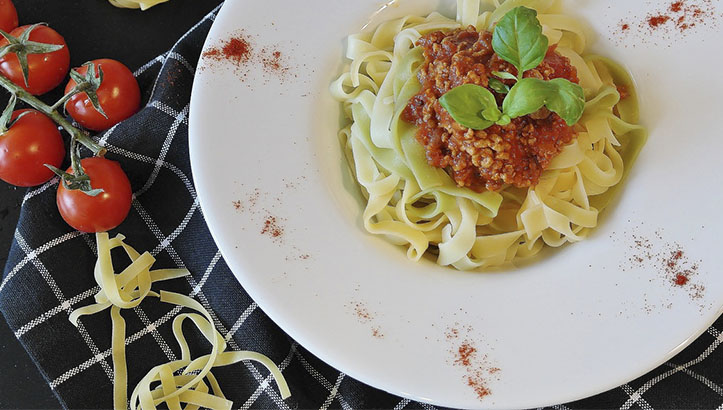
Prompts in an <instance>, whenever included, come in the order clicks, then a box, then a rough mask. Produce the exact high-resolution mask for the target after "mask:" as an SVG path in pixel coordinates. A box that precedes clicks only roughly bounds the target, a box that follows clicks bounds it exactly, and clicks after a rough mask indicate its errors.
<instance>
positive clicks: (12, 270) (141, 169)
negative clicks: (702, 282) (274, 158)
mask: <svg viewBox="0 0 723 410" xmlns="http://www.w3.org/2000/svg"><path fill="white" fill-rule="evenodd" d="M217 11H218V9H216V10H215V11H213V12H212V13H211V14H210V15H208V16H207V17H206V18H204V19H203V20H202V21H201V22H200V23H198V24H197V25H196V26H195V27H194V28H192V29H191V30H190V31H189V32H188V33H187V34H186V35H185V36H184V37H182V38H181V39H180V40H179V42H178V43H177V44H176V45H175V46H174V47H173V48H172V49H171V50H170V51H169V52H168V53H166V54H164V55H162V56H159V57H158V58H156V59H154V60H153V61H151V62H149V63H148V64H146V65H144V66H143V67H141V68H139V69H138V70H137V71H136V73H135V74H136V76H137V78H138V81H139V83H140V85H141V88H142V89H143V90H144V92H145V100H146V101H149V102H148V104H147V106H146V107H145V108H144V109H143V110H142V111H141V112H140V113H138V114H137V115H136V116H134V117H133V118H131V119H129V120H128V121H125V122H123V123H121V124H119V125H118V126H116V127H114V128H113V129H111V130H109V131H107V132H105V133H104V134H102V135H100V136H99V142H100V143H101V144H102V145H104V146H105V147H107V148H108V151H109V154H108V157H109V158H111V159H114V160H118V161H120V162H121V164H122V166H123V168H124V169H125V171H126V172H127V174H128V176H129V178H130V180H131V183H132V185H133V190H134V192H135V198H134V201H133V207H132V209H131V213H130V215H129V217H128V219H127V220H126V221H125V222H124V223H123V224H122V225H121V226H120V227H119V228H118V229H117V231H118V232H122V233H124V234H126V235H127V236H129V243H130V244H131V245H132V246H135V247H136V248H137V249H139V250H150V251H151V253H152V254H153V256H155V257H156V258H157V262H156V264H155V265H154V266H155V267H156V268H159V267H187V268H188V269H189V270H190V271H191V272H192V274H193V277H192V278H188V279H187V280H184V279H177V280H174V281H170V282H164V283H163V285H162V287H163V288H164V289H167V290H173V291H177V292H182V293H185V294H190V295H191V296H192V297H194V298H196V299H197V300H198V301H200V302H201V303H202V304H203V306H205V307H206V309H208V310H209V311H210V312H211V314H212V316H213V319H214V323H215V325H216V328H217V329H218V330H219V331H220V332H221V334H222V335H224V336H225V337H226V340H228V343H229V347H230V348H231V349H234V350H254V351H258V352H261V353H263V354H265V355H267V356H269V357H270V358H271V359H272V360H273V361H274V362H276V363H277V364H278V365H279V367H280V368H281V370H282V371H283V373H284V375H285V376H286V378H287V380H288V382H289V385H290V388H291V392H292V397H291V398H290V399H288V400H286V401H282V400H281V398H280V397H279V394H278V390H277V388H276V386H275V384H274V383H273V382H272V380H271V378H270V376H269V374H268V372H267V371H266V370H265V369H264V368H263V367H261V366H259V365H256V364H252V363H244V364H238V365H234V366H228V367H224V368H220V369H218V370H215V374H216V376H217V377H218V379H219V380H220V382H221V385H222V387H223V390H224V392H225V393H226V395H227V396H228V397H229V398H230V399H231V400H233V401H234V406H235V407H236V406H237V407H239V408H243V409H247V408H251V407H254V408H284V409H288V408H320V409H322V410H324V409H327V408H329V407H333V408H343V409H352V408H354V409H356V408H394V409H402V408H420V407H421V408H431V406H429V405H426V404H419V403H415V402H410V401H409V400H406V399H401V398H399V397H395V396H392V395H390V394H387V393H384V392H381V391H379V390H375V389H373V388H371V387H368V386H365V385H364V384H362V383H360V382H358V381H356V380H353V379H351V378H349V377H346V376H345V375H344V374H343V373H340V372H339V371H337V370H335V369H333V368H331V367H329V366H328V365H326V364H324V363H323V362H321V361H320V360H319V359H317V358H316V357H314V356H312V355H311V354H310V353H308V352H307V351H306V350H304V348H303V347H301V346H299V345H298V344H296V343H295V342H294V341H293V340H292V339H291V338H289V337H288V336H287V335H286V334H285V333H284V332H283V331H281V330H280V329H279V328H278V327H277V326H276V325H275V324H274V323H272V322H271V321H270V320H269V319H268V317H267V316H266V315H265V314H264V313H263V312H262V311H261V310H260V309H259V308H258V307H257V305H256V303H255V302H254V301H253V300H252V299H251V298H250V297H249V296H248V295H247V294H246V292H245V291H244V289H243V287H242V286H241V285H240V284H239V283H238V282H237V281H236V279H235V278H234V276H233V274H232V273H231V271H230V270H229V268H228V267H227V266H226V263H225V262H224V260H223V258H222V257H221V254H220V253H219V251H218V249H217V247H216V245H215V244H214V242H213V239H212V238H211V235H210V233H209V231H208V228H207V227H206V224H205V222H204V219H203V214H202V212H201V209H200V208H199V202H198V197H197V196H196V191H195V189H194V187H193V182H192V180H191V167H190V163H189V157H188V109H189V100H190V95H191V84H192V80H193V75H194V71H195V64H196V62H197V61H198V58H199V54H200V52H201V47H202V45H203V41H204V39H205V37H206V34H207V33H208V31H209V29H210V27H211V24H212V23H213V20H214V17H215V15H216V12H217ZM57 183H58V181H57V180H53V181H51V182H49V183H47V184H45V185H43V186H40V187H37V188H33V189H30V190H29V191H28V192H27V194H26V195H25V199H24V201H23V207H22V214H21V216H20V222H19V224H18V227H17V230H16V232H15V239H14V242H13V244H12V249H11V251H10V255H9V257H8V262H7V265H6V266H5V271H4V276H3V280H2V283H1V284H0V311H2V313H3V314H4V315H5V318H6V320H7V322H8V324H9V325H10V328H11V329H12V330H13V331H14V332H15V335H16V336H17V337H18V339H20V341H21V343H22V344H23V345H24V346H25V349H26V350H27V351H28V353H29V354H30V355H31V356H32V358H33V359H34V360H35V362H36V363H37V365H38V367H39V368H40V370H41V371H42V374H43V376H44V377H45V378H46V380H47V381H48V383H49V384H50V387H51V388H52V389H53V391H54V392H55V394H56V395H57V397H58V398H59V399H60V401H61V403H62V404H63V406H65V407H68V408H108V407H110V406H111V405H112V394H111V393H112V384H113V371H112V364H111V363H112V362H111V349H110V336H111V328H110V318H109V314H108V312H107V311H105V312H103V313H100V314H96V315H92V316H85V317H83V318H82V319H81V320H80V324H79V326H78V327H77V328H76V327H74V326H73V325H72V324H71V323H70V322H69V321H68V315H69V314H70V312H71V311H72V310H74V309H76V308H78V307H81V306H85V305H88V304H90V303H92V295H94V294H95V293H96V292H97V291H98V290H99V289H98V287H97V286H96V284H95V282H94V280H93V275H92V272H93V266H94V263H95V259H96V255H95V252H96V249H95V238H94V236H93V235H87V234H82V233H80V232H76V231H73V230H72V229H71V228H70V227H68V226H67V225H66V224H65V223H64V222H63V221H62V220H61V218H60V215H59V214H58V211H57V210H56V205H55V190H56V187H57ZM178 312H179V308H173V307H171V306H170V305H167V304H163V303H160V302H158V301H157V300H154V299H149V300H147V301H144V302H143V304H142V305H141V306H139V307H137V308H135V309H133V310H132V311H130V310H128V311H124V312H123V314H124V317H125V319H126V320H127V338H126V345H127V357H128V359H129V360H128V363H129V369H128V370H129V386H130V388H131V389H132V388H133V386H135V385H136V383H137V382H138V381H139V380H140V378H141V377H142V376H143V375H144V374H145V373H146V372H147V371H148V370H149V369H150V368H151V367H153V366H154V365H157V364H160V363H165V362H168V361H169V360H175V359H177V358H178V357H179V349H178V347H177V346H176V345H175V340H174V339H173V336H172V333H171V322H172V318H173V317H174V316H175V315H176V314H177V313H178ZM718 329H723V319H719V320H718V321H717V322H716V324H715V325H714V326H713V327H711V328H710V329H708V331H707V332H705V333H704V334H703V335H702V336H701V337H700V338H699V339H698V340H696V341H695V342H694V343H693V344H692V345H691V346H690V347H688V348H687V349H686V350H685V351H683V352H682V353H680V354H679V355H678V356H676V357H675V358H674V359H673V360H672V361H671V362H668V363H665V364H664V365H662V366H660V367H659V368H658V369H656V370H654V371H652V372H651V373H649V374H647V375H645V376H644V377H641V378H640V379H637V380H635V381H632V382H630V383H628V384H625V385H623V386H621V387H620V388H617V389H614V390H612V391H609V392H607V393H605V394H602V395H599V396H596V397H593V398H590V399H586V400H583V401H580V402H576V403H570V404H566V405H559V406H555V408H560V409H567V408H573V409H574V408H620V409H621V410H627V409H631V408H641V409H645V410H647V409H653V408H655V409H657V408H667V409H683V408H708V409H713V408H717V409H719V410H723V349H720V348H719V345H720V344H721V343H722V342H723V335H722V334H721V332H720V331H719V330H718ZM197 336H198V340H196V343H195V344H196V346H195V347H196V351H197V352H199V353H200V352H203V351H204V350H203V349H205V348H207V346H205V345H204V344H203V342H202V341H201V336H200V335H197ZM620 337H625V336H624V335H621V336H620ZM580 377H585V375H580ZM0 389H1V388H0Z"/></svg>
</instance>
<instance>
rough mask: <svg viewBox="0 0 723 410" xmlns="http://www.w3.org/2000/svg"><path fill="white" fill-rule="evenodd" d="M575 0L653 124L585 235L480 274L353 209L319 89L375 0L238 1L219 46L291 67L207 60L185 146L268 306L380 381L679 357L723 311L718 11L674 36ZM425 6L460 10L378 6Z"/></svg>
mask: <svg viewBox="0 0 723 410" xmlns="http://www.w3.org/2000/svg"><path fill="white" fill-rule="evenodd" d="M568 3H569V2H568ZM572 3H573V4H574V5H575V6H576V7H575V8H574V9H570V8H568V10H571V12H573V13H575V14H578V15H580V16H581V17H582V18H583V19H585V20H587V22H588V23H589V24H590V26H591V28H592V30H593V31H594V32H596V33H598V36H597V38H594V39H593V40H592V41H593V47H592V49H593V50H594V51H597V52H600V53H603V54H605V55H608V56H611V57H613V58H615V59H616V60H618V61H620V62H624V63H625V64H626V65H627V66H628V67H629V69H630V70H631V72H632V73H634V76H635V78H636V79H637V82H638V85H639V91H640V94H641V99H642V114H643V120H644V123H645V124H646V125H647V126H648V127H649V128H650V130H651V135H650V140H649V143H648V145H647V146H646V147H645V149H644V151H643V153H642V155H641V157H640V160H639V161H638V163H637V164H635V169H634V171H633V172H632V175H631V178H630V179H629V181H628V182H627V184H626V186H625V189H624V192H622V195H621V198H620V200H619V201H618V203H617V204H616V205H615V206H614V208H612V209H610V210H609V211H608V212H606V214H605V217H604V218H603V220H602V223H601V226H600V227H599V229H598V230H597V231H596V233H595V234H594V235H593V236H592V237H591V238H590V239H588V240H586V241H584V242H582V243H578V244H574V245H572V246H566V247H564V248H563V249H561V250H557V251H553V252H549V253H548V257H546V258H544V259H542V260H540V261H539V262H537V263H534V264H530V265H529V266H525V267H524V268H520V269H517V270H514V271H509V272H507V273H505V274H470V273H459V272H455V271H452V270H451V269H447V268H441V267H438V266H436V265H435V264H433V263H431V262H424V263H413V262H410V261H408V260H407V259H406V257H405V255H404V252H403V251H402V250H401V249H400V248H397V247H395V246H392V245H390V244H388V243H386V242H385V241H383V240H382V239H380V238H376V237H372V236H370V235H368V234H366V233H365V232H364V231H363V229H362V227H361V225H360V219H361V209H362V204H361V202H360V200H359V198H358V197H359V194H358V191H357V189H356V188H355V187H354V184H353V183H352V182H351V181H350V178H349V175H348V171H347V169H346V165H345V164H344V162H343V161H342V156H341V152H340V147H339V144H338V142H337V141H338V140H337V130H338V127H339V118H340V116H339V106H338V104H337V103H336V102H334V101H332V100H331V98H330V97H329V95H328V92H327V89H328V85H329V83H330V82H331V81H332V80H333V78H334V77H335V75H336V74H337V73H338V72H339V70H340V69H341V66H342V63H343V60H342V56H343V47H344V39H345V37H346V35H348V34H350V33H354V32H358V31H359V30H360V29H361V28H362V26H364V25H365V24H366V23H367V22H368V21H369V18H370V17H371V16H372V15H373V14H374V12H375V11H377V10H379V9H380V8H381V6H382V4H380V2H379V1H377V0H358V1H339V0H306V1H295V2H292V1H287V0H266V1H248V0H228V1H227V2H226V4H225V5H224V6H223V9H222V10H221V12H220V14H219V15H218V17H217V19H216V22H215V24H214V26H213V28H212V29H211V33H210V35H209V37H208V40H207V44H206V47H207V49H208V47H213V46H217V45H219V44H220V43H221V42H223V41H224V40H225V39H228V38H229V36H230V34H231V33H233V32H238V30H243V32H244V33H245V35H247V36H249V37H250V38H252V39H253V40H252V43H253V45H254V46H255V50H256V52H257V53H260V52H261V49H262V48H263V49H265V52H266V55H269V53H271V52H273V51H274V50H279V51H281V52H282V60H283V61H284V62H283V63H282V65H284V66H288V67H291V69H292V71H293V73H287V74H286V75H285V76H283V78H280V77H279V76H278V75H276V74H275V73H268V72H265V71H264V70H263V68H262V67H260V66H254V67H250V68H248V67H247V68H245V69H243V70H235V71H234V70H232V69H224V67H222V64H221V66H220V65H219V63H218V62H209V61H205V62H202V63H201V64H200V66H199V67H200V69H199V71H198V74H197V76H196V80H195V83H194V88H193V96H192V99H191V118H190V151H191V161H192V166H193V174H194V180H195V183H196V187H197V189H198V193H199V196H200V199H201V205H202V208H203V210H204V214H205V217H206V220H207V222H208V225H209V227H210V229H211V232H212V233H213V236H214V238H215V240H216V242H217V243H218V246H219V248H220V249H221V252H222V253H223V256H224V258H225V259H226V261H227V262H228V264H229V266H230V267H231V269H232V270H233V272H234V273H235V275H236V277H237V278H238V280H239V281H240V282H241V283H242V284H243V286H244V288H245V289H246V290H247V291H248V292H249V294H250V295H251V296H252V297H253V298H254V300H256V301H257V302H258V304H259V306H261V308H262V309H263V310H264V312H266V313H267V314H268V315H269V316H270V317H271V318H272V319H273V320H274V321H275V322H276V323H277V324H278V325H279V326H281V328H283V329H284V330H285V331H286V332H288V333H289V334H290V335H291V336H292V337H293V338H294V339H296V340H297V341H298V342H299V343H301V344H302V345H303V346H304V347H306V348H307V349H309V350H310V351H311V352H312V353H314V354H315V355H317V356H319V357H320V358H321V359H322V360H324V361H326V362H327V363H329V364H330V365H332V366H334V367H336V368H338V369H339V370H342V371H344V372H346V373H347V374H349V375H350V376H352V377H354V378H356V379H359V380H361V381H363V382H365V383H368V384H370V385H372V386H375V387H378V388H380V389H384V390H386V391H389V392H391V393H394V394H397V395H400V396H404V397H408V398H411V399H415V400H421V401H425V402H429V403H433V404H439V405H444V406H453V407H480V406H484V407H490V408H525V407H535V406H542V405H550V404H556V403H562V402H567V401H570V400H574V399H579V398H582V397H586V396H590V395H593V394H596V393H599V392H602V391H605V390H607V389H610V388H614V387H616V386H618V385H620V384H623V383H625V382H627V381H629V380H631V379H633V378H635V377H637V376H640V375H642V374H644V373H645V372H647V371H649V370H651V369H653V368H654V367H656V366H657V365H659V364H661V363H662V362H664V361H665V360H667V359H669V358H670V357H672V356H673V355H674V354H676V353H677V352H679V351H680V350H682V349H683V348H684V347H685V346H686V345H687V344H688V343H690V342H691V341H692V340H693V339H694V338H696V337H697V336H698V335H700V334H701V332H703V331H704V330H705V329H706V327H707V326H709V325H710V324H711V323H712V322H713V321H714V320H715V319H716V318H717V317H718V316H719V315H720V313H721V307H722V306H721V302H722V300H721V298H720V295H723V276H721V275H719V274H718V272H716V271H717V269H718V267H720V266H723V252H720V234H721V232H723V229H722V228H723V218H721V216H720V212H721V211H720V210H721V209H722V206H723V190H721V189H720V186H721V185H720V176H719V175H720V172H721V171H723V169H722V168H723V167H722V166H721V161H720V153H721V152H723V138H722V137H721V135H720V116H721V113H723V99H721V98H719V94H720V90H722V89H723V77H721V76H719V75H716V70H715V67H721V66H723V55H722V54H721V53H718V52H717V50H719V49H720V40H721V38H722V37H721V29H720V28H718V27H715V26H712V27H711V26H705V27H703V26H701V27H698V28H696V29H695V30H690V31H689V32H688V34H687V35H686V36H685V37H684V38H677V39H676V38H673V37H676V35H673V34H666V33H658V32H656V33H652V34H646V33H644V30H642V31H641V29H640V28H639V27H637V26H634V27H633V29H632V30H631V33H630V34H628V35H626V36H625V37H621V35H620V34H619V33H617V34H616V33H614V31H616V30H617V27H618V26H619V22H620V20H621V19H623V18H628V19H630V21H631V23H635V22H636V21H640V20H642V19H643V16H645V14H646V13H647V12H649V11H650V9H652V8H653V7H654V6H651V5H650V4H649V3H648V2H643V1H642V0H641V1H636V2H626V5H624V6H622V5H616V7H615V8H612V7H610V6H609V4H610V3H609V2H608V1H605V0H600V1H592V0H590V1H584V2H580V1H575V2H572ZM621 4H622V3H621ZM716 4H717V3H716ZM433 10H442V11H443V12H445V13H446V14H448V15H449V14H452V13H454V2H453V1H447V0H400V1H399V2H397V3H396V5H393V6H391V7H387V8H385V9H384V10H383V11H382V12H381V13H379V14H377V15H376V16H375V17H374V18H375V19H376V20H375V21H377V22H378V21H379V20H384V19H389V18H392V17H396V16H399V15H402V14H406V13H410V12H413V13H415V14H428V13H429V12H431V11H433ZM717 13H718V14H719V15H720V10H718V11H717ZM630 16H638V17H637V20H636V19H635V18H631V17H630ZM373 24H374V23H373ZM636 33H637V34H636ZM244 74H245V76H244ZM293 74H296V76H294V75H293ZM234 201H240V202H236V206H234ZM237 208H238V209H237ZM269 216H274V217H276V218H277V225H279V228H281V229H283V233H281V232H277V233H278V234H279V236H277V237H274V236H273V235H272V234H271V233H270V232H266V233H264V234H262V233H261V232H262V230H264V223H265V221H266V220H267V219H268V217H269ZM272 225H273V224H272ZM703 227H704V228H703ZM270 228H274V226H271V227H270ZM267 231H268V230H267ZM271 231H273V229H271ZM633 235H638V236H639V237H646V238H650V239H652V240H653V246H654V247H660V246H663V245H664V244H672V243H673V242H677V243H679V244H680V246H681V247H682V248H683V249H684V250H685V252H686V255H687V256H688V257H689V258H690V259H691V260H695V261H698V265H699V266H698V274H697V275H695V276H694V277H693V278H692V279H691V283H692V284H698V285H703V286H705V292H703V295H702V297H700V298H697V299H696V298H693V297H691V296H690V294H689V293H691V287H690V285H691V284H689V285H688V286H686V287H682V288H681V287H676V286H673V285H672V284H671V280H670V278H669V277H665V275H664V274H663V273H661V272H660V269H658V268H654V267H653V266H652V262H650V261H644V262H642V263H633V262H631V261H630V258H631V257H635V256H636V253H637V254H638V255H639V254H640V253H641V250H640V249H634V248H631V246H632V242H633ZM657 235H660V237H662V239H660V238H658V236H657ZM452 329H456V330H458V332H459V336H458V337H457V338H454V337H453V336H454V335H451V334H449V333H450V332H451V331H452ZM375 330H376V335H375V334H374V333H375ZM446 333H447V335H445V334H446ZM466 339H469V340H470V341H472V343H473V344H474V347H475V348H476V349H477V354H476V358H474V360H473V363H471V366H472V367H471V368H468V367H465V366H462V365H459V364H457V365H455V363H454V360H455V356H454V351H455V350H457V349H458V347H459V346H460V345H461V344H462V342H463V341H464V340H466ZM483 358H484V360H482V359H483ZM478 367H479V368H480V369H481V370H483V371H484V372H485V373H484V376H485V382H486V386H487V387H488V388H489V389H490V390H491V392H492V393H491V394H490V395H489V396H487V397H484V398H483V399H482V400H480V399H479V398H478V397H477V395H476V394H475V392H474V391H473V389H472V388H470V386H468V385H467V384H466V382H465V380H466V377H467V375H468V373H469V372H470V371H471V370H474V369H476V368H478ZM495 367H497V368H499V369H500V370H499V371H497V372H494V374H489V373H490V372H489V370H490V369H491V368H495ZM472 373H474V372H472Z"/></svg>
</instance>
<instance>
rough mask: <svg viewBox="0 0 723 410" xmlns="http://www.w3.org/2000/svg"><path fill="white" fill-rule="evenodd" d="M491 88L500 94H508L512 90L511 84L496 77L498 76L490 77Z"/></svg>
mask: <svg viewBox="0 0 723 410" xmlns="http://www.w3.org/2000/svg"><path fill="white" fill-rule="evenodd" d="M489 81H490V88H491V89H492V91H494V92H496V93H499V94H507V93H508V92H510V86H508V85H507V84H505V83H503V82H502V81H500V80H498V79H496V78H490V80H489Z"/></svg>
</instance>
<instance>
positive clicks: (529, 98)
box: [502, 78, 585, 125]
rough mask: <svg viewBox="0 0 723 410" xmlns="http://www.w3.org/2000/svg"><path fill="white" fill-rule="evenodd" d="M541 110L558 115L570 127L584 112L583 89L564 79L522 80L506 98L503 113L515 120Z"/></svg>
mask: <svg viewBox="0 0 723 410" xmlns="http://www.w3.org/2000/svg"><path fill="white" fill-rule="evenodd" d="M543 106H545V107H547V108H548V109H549V110H550V111H552V112H554V113H556V114H557V115H559V116H560V118H562V119H563V120H565V122H566V123H567V125H573V124H575V123H576V122H578V121H579V120H580V117H581V116H582V113H583V111H584V110H585V93H584V91H583V89H582V87H580V86H579V85H577V84H575V83H572V82H570V81H568V80H565V79H563V78H556V79H554V80H551V81H543V80H540V79H537V78H524V79H522V80H520V81H518V82H517V84H515V86H514V87H512V89H511V90H510V92H509V94H507V97H505V100H504V101H503V103H502V110H503V111H504V113H505V114H507V115H509V116H510V117H512V118H517V117H522V116H523V115H528V114H532V113H533V112H535V111H537V110H539V109H540V108H542V107H543Z"/></svg>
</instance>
